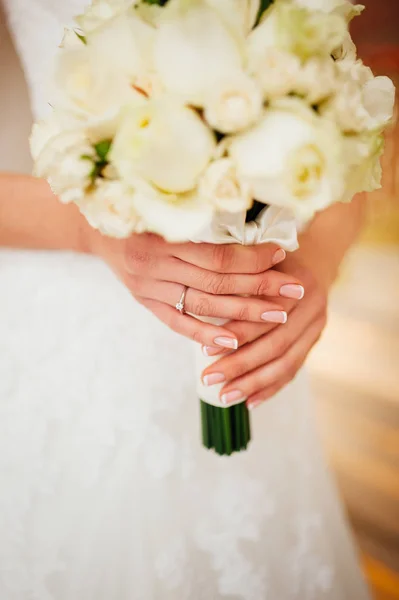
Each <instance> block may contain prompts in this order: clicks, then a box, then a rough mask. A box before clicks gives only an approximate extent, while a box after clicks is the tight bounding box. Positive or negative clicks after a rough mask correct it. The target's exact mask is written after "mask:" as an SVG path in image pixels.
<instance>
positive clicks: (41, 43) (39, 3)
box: [0, 0, 88, 117]
mask: <svg viewBox="0 0 399 600" xmlns="http://www.w3.org/2000/svg"><path fill="white" fill-rule="evenodd" d="M0 1H1V0H0ZM2 1H3V3H4V7H5V10H6V15H7V16H8V21H9V24H10V29H11V33H12V34H13V36H14V40H15V45H16V48H17V51H18V53H19V55H20V58H21V61H22V65H23V67H24V70H25V74H26V79H27V82H28V86H29V92H30V96H31V101H32V110H33V113H34V116H35V117H39V116H42V115H43V114H44V113H45V111H46V107H47V101H48V87H49V86H48V82H49V77H50V74H51V69H52V64H53V60H54V56H55V53H56V48H57V46H58V45H59V43H60V41H61V39H62V34H63V29H64V27H65V26H68V25H70V24H72V21H73V16H74V15H76V14H79V12H81V11H82V9H83V8H84V6H85V5H86V4H88V0H67V1H65V0H2Z"/></svg>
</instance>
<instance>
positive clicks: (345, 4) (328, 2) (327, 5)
mask: <svg viewBox="0 0 399 600" xmlns="http://www.w3.org/2000/svg"><path fill="white" fill-rule="evenodd" d="M293 1H294V2H295V4H297V5H298V6H300V7H302V8H306V9H308V10H318V11H322V12H325V13H336V14H339V15H342V16H344V17H345V18H346V19H347V20H348V21H351V20H352V19H353V17H356V16H358V15H360V13H361V12H363V10H364V8H365V7H364V6H363V5H362V4H352V2H350V1H348V0H293Z"/></svg>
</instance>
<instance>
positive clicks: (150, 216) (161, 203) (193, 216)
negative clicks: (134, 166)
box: [133, 179, 214, 242]
mask: <svg viewBox="0 0 399 600" xmlns="http://www.w3.org/2000/svg"><path fill="white" fill-rule="evenodd" d="M134 188H135V193H134V196H133V203H134V207H135V209H136V211H137V213H138V214H139V215H140V217H141V219H142V222H143V224H144V226H145V229H146V231H151V232H153V233H157V234H158V235H161V236H162V237H163V238H164V239H166V240H167V241H169V242H186V241H188V240H190V239H195V237H196V236H197V234H199V232H200V231H203V230H204V229H206V228H207V227H208V226H209V225H210V224H211V221H212V216H213V213H214V210H213V207H212V206H211V204H210V203H209V202H208V201H206V200H204V199H202V198H201V197H200V195H199V194H198V192H197V190H193V191H192V192H189V193H186V194H166V193H163V192H161V191H160V190H158V189H156V188H154V187H153V186H151V185H149V184H148V183H147V182H145V181H142V180H140V179H137V180H136V181H135V182H134Z"/></svg>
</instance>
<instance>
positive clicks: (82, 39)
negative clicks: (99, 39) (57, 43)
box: [74, 29, 87, 45]
mask: <svg viewBox="0 0 399 600" xmlns="http://www.w3.org/2000/svg"><path fill="white" fill-rule="evenodd" d="M74 31H75V34H76V35H77V36H78V38H79V39H80V41H81V42H83V43H84V44H86V45H87V40H86V36H84V35H82V34H81V33H79V32H78V31H76V29H75V30H74Z"/></svg>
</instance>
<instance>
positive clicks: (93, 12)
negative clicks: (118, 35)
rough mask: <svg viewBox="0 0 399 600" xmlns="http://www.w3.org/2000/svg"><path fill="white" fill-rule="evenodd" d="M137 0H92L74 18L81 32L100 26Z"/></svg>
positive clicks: (90, 30)
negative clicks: (81, 12)
mask: <svg viewBox="0 0 399 600" xmlns="http://www.w3.org/2000/svg"><path fill="white" fill-rule="evenodd" d="M137 2H138V0H92V3H91V4H90V5H89V6H88V7H87V8H86V10H85V12H84V13H83V14H82V15H79V16H78V17H76V18H75V21H76V23H77V24H78V25H79V27H80V29H81V30H82V32H83V34H84V35H86V34H87V33H90V32H92V31H94V30H95V29H97V28H98V27H101V26H102V25H103V24H104V23H105V22H106V21H108V20H110V19H112V18H113V17H116V16H117V15H119V14H121V13H123V12H126V11H127V10H128V9H129V8H133V7H134V6H135V5H136V4H137Z"/></svg>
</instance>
